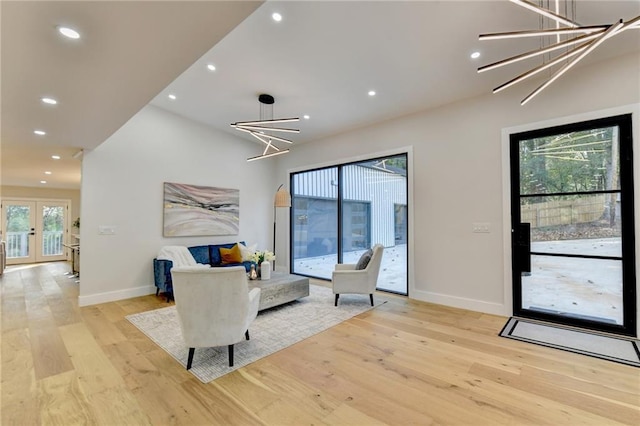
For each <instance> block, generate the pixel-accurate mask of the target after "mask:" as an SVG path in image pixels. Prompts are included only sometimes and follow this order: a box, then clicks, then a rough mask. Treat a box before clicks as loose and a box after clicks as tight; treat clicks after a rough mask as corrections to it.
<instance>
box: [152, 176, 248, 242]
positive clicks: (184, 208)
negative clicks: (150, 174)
mask: <svg viewBox="0 0 640 426" xmlns="http://www.w3.org/2000/svg"><path fill="white" fill-rule="evenodd" d="M239 223H240V191H239V190H237V189H228V188H217V187H213V186H198V185H187V184H181V183H169V182H165V183H164V232H163V235H164V236H165V237H184V236H206V235H237V234H238V231H239V228H240V226H239Z"/></svg>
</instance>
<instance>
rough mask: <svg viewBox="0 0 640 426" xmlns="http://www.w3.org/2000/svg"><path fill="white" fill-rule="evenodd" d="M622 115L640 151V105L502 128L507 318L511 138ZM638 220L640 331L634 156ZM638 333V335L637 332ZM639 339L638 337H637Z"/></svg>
mask: <svg viewBox="0 0 640 426" xmlns="http://www.w3.org/2000/svg"><path fill="white" fill-rule="evenodd" d="M622 114H632V123H631V124H632V135H633V151H634V153H637V152H640V151H639V149H640V104H629V105H622V106H618V107H613V108H607V109H603V110H598V111H590V112H586V113H582V114H576V115H569V116H566V117H557V118H553V119H550V120H544V121H539V122H536V123H528V124H522V125H519V126H514V127H505V128H503V129H502V215H503V216H502V225H503V248H502V252H503V264H504V304H505V310H506V311H508V313H507V315H512V314H513V302H512V298H513V284H512V279H511V176H510V158H509V136H510V135H511V134H513V133H521V132H526V131H529V130H537V129H545V128H548V127H554V126H561V125H564V124H572V123H579V122H581V121H589V120H597V119H599V118H606V117H612V116H616V115H622ZM633 160H634V164H633V176H634V194H633V195H634V216H635V217H634V220H635V224H636V238H635V242H636V304H637V312H636V324H637V327H638V332H640V288H638V287H639V284H640V283H638V281H637V275H638V272H640V238H638V231H637V229H638V225H639V224H640V157H639V156H638V154H635V155H634V158H633ZM637 334H638V333H637ZM636 337H637V336H636Z"/></svg>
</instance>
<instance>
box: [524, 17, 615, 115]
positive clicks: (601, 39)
mask: <svg viewBox="0 0 640 426" xmlns="http://www.w3.org/2000/svg"><path fill="white" fill-rule="evenodd" d="M623 25H624V21H623V20H622V19H620V20H619V21H618V22H617V23H615V24H613V25H611V26H610V27H609V28H608V29H607V31H605V32H604V33H602V34H601V35H600V37H598V38H597V39H595V40H593V41H590V42H589V46H588V47H587V48H586V49H585V50H584V51H582V52H580V54H579V55H578V56H576V57H575V58H573V59H572V60H571V61H569V62H567V63H566V64H565V65H563V66H562V68H560V69H558V70H557V71H556V72H555V73H553V75H552V76H551V77H549V79H548V80H547V81H545V82H544V83H542V84H541V85H540V86H538V88H536V89H535V90H534V91H533V92H531V93H530V94H529V95H527V97H526V98H524V99H523V100H522V102H520V105H524V104H526V103H527V102H529V101H530V100H531V99H533V97H534V96H536V95H537V94H538V93H540V92H542V91H543V90H544V89H545V88H547V87H548V86H549V85H550V84H551V83H553V82H554V81H556V80H557V79H558V78H560V76H562V75H563V74H564V73H565V72H567V71H568V70H569V69H570V68H572V67H573V66H574V65H575V64H577V63H578V62H580V61H581V60H582V59H583V58H584V57H585V56H587V55H588V54H589V53H591V52H592V51H594V50H595V49H596V48H597V47H598V46H600V45H601V44H602V43H603V42H604V41H605V40H606V39H608V38H610V37H612V36H614V35H615V34H616V33H617V32H618V31H619V30H620V28H621V27H622V26H623Z"/></svg>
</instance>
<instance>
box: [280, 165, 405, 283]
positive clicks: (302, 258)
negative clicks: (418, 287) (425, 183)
mask: <svg viewBox="0 0 640 426" xmlns="http://www.w3.org/2000/svg"><path fill="white" fill-rule="evenodd" d="M291 194H292V209H291V215H292V217H291V227H292V230H291V231H292V232H291V235H292V239H291V245H292V247H291V253H292V259H291V265H292V272H293V273H296V274H301V275H307V276H310V277H316V278H321V279H331V273H332V271H333V269H334V266H335V264H336V263H356V262H357V261H358V259H359V258H360V256H361V255H362V253H363V252H364V251H366V250H367V249H368V248H370V247H372V246H373V245H374V244H378V243H379V244H382V245H383V246H384V247H385V251H384V255H383V259H382V266H381V268H380V276H379V278H378V289H379V290H386V291H390V292H394V293H399V294H407V255H408V253H407V235H408V230H407V227H408V223H407V222H408V221H407V156H406V154H402V155H396V156H391V157H385V158H376V159H372V160H367V161H361V162H358V163H349V164H344V165H339V166H334V167H327V168H323V169H316V170H310V171H305V172H300V173H295V174H293V175H292V176H291Z"/></svg>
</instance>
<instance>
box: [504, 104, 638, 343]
mask: <svg viewBox="0 0 640 426" xmlns="http://www.w3.org/2000/svg"><path fill="white" fill-rule="evenodd" d="M510 144H511V145H510V153H511V217H512V253H513V258H512V270H513V290H514V291H513V295H514V300H513V310H514V315H516V316H522V317H528V318H534V319H539V320H546V321H551V322H556V323H562V324H567V325H572V326H577V327H583V328H589V329H594V330H600V331H606V332H612V333H617V334H624V335H635V332H636V279H635V248H634V235H635V231H634V212H633V173H632V171H633V164H632V160H633V157H632V134H631V115H622V116H616V117H609V118H604V119H598V120H592V121H588V122H581V123H574V124H570V125H565V126H559V127H553V128H547V129H540V130H535V131H529V132H524V133H518V134H513V135H511V139H510Z"/></svg>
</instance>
